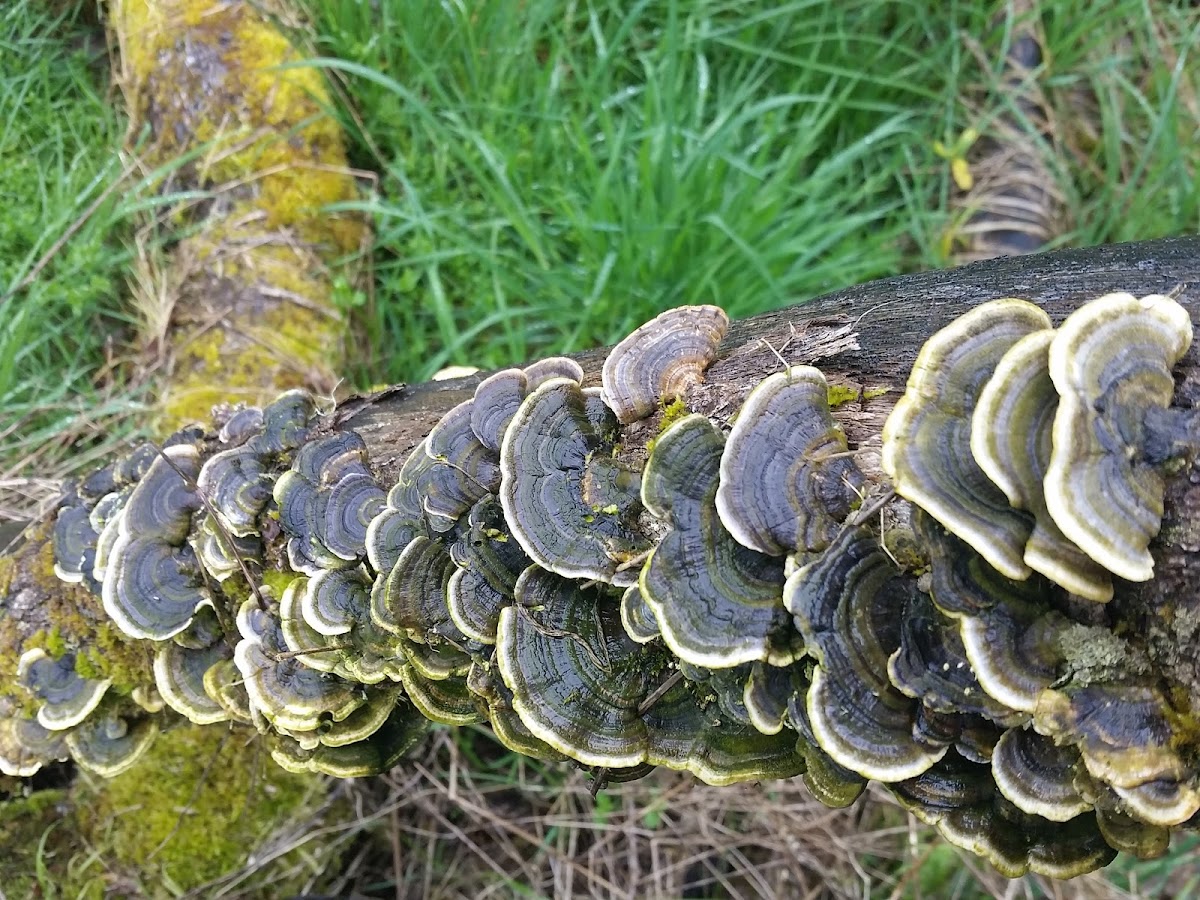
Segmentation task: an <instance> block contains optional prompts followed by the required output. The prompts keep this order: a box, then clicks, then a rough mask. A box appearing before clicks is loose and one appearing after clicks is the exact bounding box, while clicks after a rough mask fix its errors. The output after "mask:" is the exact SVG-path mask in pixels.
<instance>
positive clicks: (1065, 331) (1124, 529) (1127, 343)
mask: <svg viewBox="0 0 1200 900" xmlns="http://www.w3.org/2000/svg"><path fill="white" fill-rule="evenodd" d="M1191 343H1192V322H1191V319H1190V318H1189V316H1188V313H1187V310H1185V309H1184V308H1183V307H1182V306H1180V305H1179V304H1178V303H1176V302H1175V301H1174V300H1172V299H1170V298H1169V297H1163V296H1160V295H1157V294H1155V295H1151V296H1148V297H1143V298H1141V299H1140V300H1139V299H1137V298H1136V297H1134V296H1133V295H1131V294H1108V295H1106V296H1104V297H1100V298H1099V299H1097V300H1093V301H1092V302H1090V303H1088V304H1086V305H1084V306H1082V307H1080V308H1079V309H1078V310H1076V311H1075V312H1074V313H1072V314H1071V315H1070V316H1068V317H1067V320H1066V321H1065V322H1063V325H1062V327H1061V328H1060V329H1059V330H1058V334H1057V335H1056V336H1055V338H1054V341H1053V343H1052V344H1051V345H1050V363H1049V364H1050V377H1051V378H1052V379H1053V381H1054V387H1055V388H1056V389H1057V391H1058V393H1059V396H1060V398H1061V399H1060V401H1059V405H1058V411H1057V413H1056V414H1055V417H1054V430H1053V447H1054V449H1053V452H1052V454H1051V457H1050V465H1049V467H1048V468H1047V470H1046V477H1045V481H1044V487H1045V492H1046V506H1047V508H1048V509H1049V511H1050V515H1051V516H1052V517H1053V519H1054V521H1055V522H1056V523H1057V524H1058V527H1059V528H1061V529H1062V531H1063V533H1064V534H1065V535H1066V536H1067V537H1068V538H1069V539H1070V540H1071V541H1073V542H1074V543H1075V544H1076V545H1078V546H1079V547H1080V548H1081V549H1082V550H1083V552H1084V553H1086V554H1087V555H1088V556H1090V557H1091V558H1092V559H1093V560H1095V561H1096V562H1097V563H1099V564H1100V565H1102V566H1104V568H1106V569H1108V570H1109V571H1110V572H1112V573H1114V574H1115V575H1118V576H1120V577H1121V578H1125V579H1128V580H1129V581H1147V580H1149V579H1150V578H1151V577H1152V576H1153V574H1154V560H1153V558H1152V557H1151V555H1150V551H1149V545H1150V541H1151V539H1152V538H1154V537H1155V536H1156V535H1157V534H1158V530H1159V528H1160V527H1161V524H1162V517H1163V494H1164V491H1165V482H1164V477H1163V472H1162V468H1161V466H1160V465H1158V464H1157V463H1156V461H1155V460H1153V459H1150V458H1148V454H1147V453H1146V452H1145V451H1146V447H1145V438H1144V432H1143V428H1144V422H1145V420H1146V415H1147V412H1148V411H1153V410H1165V409H1166V408H1167V407H1168V406H1169V405H1170V403H1171V396H1172V395H1173V394H1174V391H1175V381H1174V378H1173V377H1172V375H1171V369H1172V368H1173V367H1174V365H1175V364H1176V363H1177V362H1178V361H1179V360H1180V359H1182V358H1183V355H1184V354H1185V353H1186V352H1187V349H1188V347H1190V346H1191Z"/></svg>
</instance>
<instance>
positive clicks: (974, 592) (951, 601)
mask: <svg viewBox="0 0 1200 900" xmlns="http://www.w3.org/2000/svg"><path fill="white" fill-rule="evenodd" d="M912 525H913V532H914V534H916V536H917V538H918V540H919V541H920V544H921V547H922V548H923V549H924V550H925V551H926V552H927V553H928V554H929V560H930V564H929V568H930V574H931V586H930V593H931V594H932V595H933V602H934V603H935V604H936V605H937V608H938V609H939V610H941V611H942V612H943V613H945V614H946V615H948V616H952V617H953V618H961V617H963V616H973V615H978V614H980V613H982V612H984V611H986V610H989V609H991V608H992V607H994V606H995V605H996V604H998V603H1017V604H1025V605H1031V604H1041V605H1044V604H1045V603H1046V602H1047V601H1048V599H1049V590H1050V588H1049V585H1048V584H1047V583H1046V581H1045V580H1044V579H1042V578H1040V577H1031V578H1027V579H1025V580H1024V581H1015V580H1013V579H1011V578H1006V577H1004V576H1003V575H1001V574H1000V573H999V572H997V571H996V570H995V569H993V568H992V567H991V566H990V565H988V563H987V562H986V561H985V560H984V558H983V557H982V556H980V555H979V554H978V553H976V552H975V551H974V550H972V549H971V548H970V547H968V546H967V545H966V544H965V543H964V542H963V541H961V540H959V539H958V538H956V537H955V536H954V535H952V534H950V533H949V532H948V531H946V529H944V528H943V527H942V526H941V525H939V524H938V523H937V522H936V521H935V520H934V519H933V517H932V516H929V515H927V514H926V513H925V512H924V511H923V510H921V509H919V508H918V509H914V510H913V516H912Z"/></svg>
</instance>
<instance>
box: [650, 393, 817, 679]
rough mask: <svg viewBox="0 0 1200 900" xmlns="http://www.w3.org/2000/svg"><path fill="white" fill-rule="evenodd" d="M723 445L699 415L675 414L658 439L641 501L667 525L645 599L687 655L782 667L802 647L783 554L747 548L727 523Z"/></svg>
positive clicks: (702, 660)
mask: <svg viewBox="0 0 1200 900" xmlns="http://www.w3.org/2000/svg"><path fill="white" fill-rule="evenodd" d="M724 444H725V441H724V438H722V436H721V433H720V432H719V431H718V430H717V428H716V426H714V425H713V424H712V423H711V422H710V421H709V420H708V419H707V418H705V417H704V416H701V415H691V416H686V417H684V418H682V419H680V420H678V421H677V422H675V423H673V424H672V425H671V427H670V428H668V429H667V430H666V431H664V432H663V433H662V435H660V436H659V438H658V440H657V441H656V442H655V444H654V451H653V453H652V454H651V456H650V460H649V462H648V463H647V464H646V471H645V473H644V474H643V477H642V502H643V503H644V504H645V506H646V509H647V510H648V511H649V512H650V513H651V514H652V515H654V516H657V517H658V518H659V519H661V520H662V521H663V522H665V523H666V524H667V525H669V526H670V530H669V531H668V532H667V533H666V535H665V536H664V537H663V538H662V540H661V541H660V542H659V544H658V546H657V547H655V548H654V550H653V551H651V554H650V558H649V559H648V560H647V561H646V563H645V565H644V566H643V568H642V574H641V579H640V582H639V584H640V587H641V591H642V596H643V597H644V598H645V601H646V603H647V604H648V605H649V607H650V609H651V610H652V611H653V613H654V617H655V619H657V620H658V624H659V628H660V629H661V630H662V636H663V640H664V641H665V642H666V644H667V646H668V647H669V648H670V649H671V652H672V653H674V654H675V655H676V656H678V657H679V658H680V659H681V660H683V661H685V662H688V663H691V664H692V665H696V666H704V667H706V668H712V669H724V668H731V667H733V666H736V665H740V664H741V663H746V662H753V661H755V660H766V661H771V662H774V663H776V664H779V665H783V664H786V663H789V662H791V661H792V660H794V659H795V658H796V657H797V656H798V655H799V654H800V653H802V652H803V649H802V646H801V643H800V641H799V640H798V638H799V636H798V635H796V633H795V631H794V629H793V628H792V627H791V623H790V621H789V617H788V615H787V611H786V610H785V609H784V608H783V601H782V598H781V591H782V587H783V561H782V560H778V559H774V558H772V557H769V556H765V555H763V554H761V553H758V552H757V551H754V550H749V549H747V548H746V547H743V546H742V545H741V544H739V543H738V542H737V541H735V540H734V539H733V537H732V536H731V535H730V534H729V532H728V531H726V530H725V528H724V526H723V525H722V524H721V520H720V519H719V518H718V515H717V507H716V499H715V498H716V494H717V485H718V477H719V469H720V464H721V451H722V450H723V449H724Z"/></svg>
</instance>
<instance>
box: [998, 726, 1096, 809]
mask: <svg viewBox="0 0 1200 900" xmlns="http://www.w3.org/2000/svg"><path fill="white" fill-rule="evenodd" d="M1079 765H1080V763H1079V751H1078V750H1076V749H1075V748H1074V747H1072V746H1069V745H1065V746H1059V745H1057V744H1055V743H1054V741H1052V740H1051V739H1050V738H1048V737H1044V736H1043V735H1040V734H1038V733H1037V732H1036V731H1034V730H1032V729H1028V728H1010V729H1009V730H1008V731H1006V732H1004V735H1003V736H1002V737H1001V738H1000V740H999V741H998V742H997V744H996V749H995V751H994V752H993V753H992V777H993V778H994V779H995V781H996V787H997V788H999V789H1000V793H1001V794H1003V795H1004V796H1005V797H1006V798H1007V799H1008V800H1009V802H1010V803H1012V804H1013V805H1014V806H1016V807H1017V809H1019V810H1021V811H1022V812H1025V813H1028V814H1029V815H1031V816H1041V817H1042V818H1043V819H1049V820H1050V821H1051V822H1066V821H1068V820H1069V819H1073V818H1075V817H1076V816H1078V815H1080V814H1081V813H1085V812H1087V811H1088V810H1090V809H1091V808H1092V804H1091V803H1089V802H1088V801H1087V800H1085V799H1084V798H1083V796H1082V795H1081V794H1080V792H1079V789H1078V788H1077V787H1076V785H1075V781H1076V772H1077V770H1078V768H1079Z"/></svg>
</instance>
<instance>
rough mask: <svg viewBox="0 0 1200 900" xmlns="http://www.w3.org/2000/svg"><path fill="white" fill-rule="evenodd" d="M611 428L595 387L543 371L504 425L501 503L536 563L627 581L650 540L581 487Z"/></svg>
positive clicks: (606, 449)
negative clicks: (540, 381)
mask: <svg viewBox="0 0 1200 900" xmlns="http://www.w3.org/2000/svg"><path fill="white" fill-rule="evenodd" d="M616 428H617V423H616V419H615V417H613V416H612V413H610V412H608V411H607V409H606V408H604V406H603V403H601V402H599V397H598V394H596V393H595V392H594V391H584V390H582V389H581V388H580V387H579V385H578V384H577V383H576V382H574V381H571V380H570V379H565V378H551V379H549V380H548V381H546V382H545V383H543V384H542V385H541V386H540V387H538V388H537V389H536V390H534V391H533V392H532V393H530V394H529V396H528V397H526V398H525V401H524V402H523V403H522V404H521V408H520V409H519V410H518V412H517V415H516V417H515V418H514V419H513V421H512V423H511V424H510V425H509V427H508V430H507V431H506V432H505V433H504V441H503V444H502V446H501V450H500V470H501V479H502V480H501V486H500V503H501V505H502V507H503V509H504V519H505V521H506V522H507V524H508V527H509V528H510V529H511V532H512V535H513V537H515V538H516V539H517V542H518V543H519V544H520V545H521V547H522V549H524V551H525V552H526V553H527V554H528V555H529V557H530V559H532V560H533V561H534V562H536V563H537V564H538V565H539V566H541V567H542V568H544V569H546V570H548V571H551V572H555V573H557V574H559V575H562V576H565V577H567V578H584V579H595V580H598V581H605V582H611V583H613V584H618V585H621V586H627V585H629V584H631V583H632V582H633V581H634V580H636V578H637V571H636V568H635V567H634V564H635V563H636V562H637V561H638V560H639V559H640V558H641V556H642V554H644V553H645V551H646V550H647V549H648V548H649V541H648V539H647V538H646V537H645V536H644V535H642V534H641V533H640V532H639V531H638V530H637V527H636V522H634V521H631V517H630V516H629V515H621V514H620V510H618V509H616V508H609V509H608V510H606V509H604V508H599V507H593V505H592V504H591V503H589V502H588V500H587V499H586V497H585V494H584V491H585V487H584V485H585V481H586V479H587V478H588V472H589V468H590V464H591V461H592V459H593V457H596V458H598V457H602V456H604V455H608V454H609V453H610V451H611V449H612V447H613V441H614V440H615V433H616ZM635 484H636V482H635ZM633 490H634V491H636V487H634V488H633ZM626 509H627V510H628V509H629V507H628V506H627V507H626Z"/></svg>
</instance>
